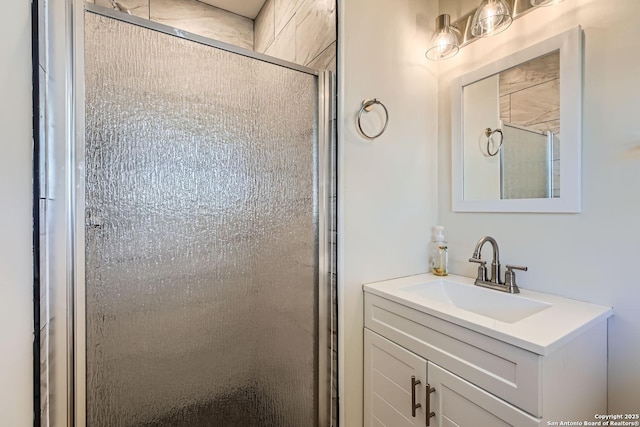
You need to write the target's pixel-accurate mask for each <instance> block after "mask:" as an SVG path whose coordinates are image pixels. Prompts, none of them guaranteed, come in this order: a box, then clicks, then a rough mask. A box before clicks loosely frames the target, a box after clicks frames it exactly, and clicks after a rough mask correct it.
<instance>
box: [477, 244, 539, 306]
mask: <svg viewBox="0 0 640 427" xmlns="http://www.w3.org/2000/svg"><path fill="white" fill-rule="evenodd" d="M487 242H489V243H490V244H491V247H492V248H493V260H492V261H491V278H490V279H488V278H487V266H486V264H487V262H486V261H484V260H483V259H482V255H481V251H482V247H483V246H484V244H485V243H487ZM469 262H475V263H478V264H480V266H479V267H478V277H476V281H475V284H476V285H477V286H482V287H484V288H490V289H495V290H497V291H502V292H509V293H512V294H517V293H519V292H520V289H519V288H518V285H517V284H516V273H515V272H514V271H513V270H523V271H527V267H521V266H518V265H507V272H506V273H505V281H506V283H504V282H502V281H501V280H500V250H499V249H498V242H496V239H494V238H493V237H490V236H484V237H483V238H481V239H480V240H478V243H477V244H476V248H475V249H474V251H473V255H472V256H471V258H469Z"/></svg>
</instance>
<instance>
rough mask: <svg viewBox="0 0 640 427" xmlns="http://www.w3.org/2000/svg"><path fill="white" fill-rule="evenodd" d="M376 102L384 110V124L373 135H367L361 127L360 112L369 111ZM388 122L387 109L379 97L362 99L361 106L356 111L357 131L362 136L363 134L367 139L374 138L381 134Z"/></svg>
mask: <svg viewBox="0 0 640 427" xmlns="http://www.w3.org/2000/svg"><path fill="white" fill-rule="evenodd" d="M376 104H377V105H380V106H381V107H382V109H383V110H384V125H383V126H382V130H381V131H380V132H378V133H377V134H375V135H369V134H367V133H366V132H365V131H364V130H363V129H362V123H361V120H362V114H363V113H365V112H367V113H369V112H370V111H372V110H373V107H374V105H376ZM388 124H389V111H387V107H385V106H384V104H383V103H382V101H380V100H379V99H376V98H373V99H365V100H363V101H362V106H361V107H360V111H358V119H357V120H356V125H357V126H358V131H359V132H360V134H361V135H362V136H364V137H365V138H367V139H376V138H377V137H379V136H380V135H382V134H383V133H384V131H385V130H387V125H388Z"/></svg>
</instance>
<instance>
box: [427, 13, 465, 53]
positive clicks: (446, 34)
mask: <svg viewBox="0 0 640 427" xmlns="http://www.w3.org/2000/svg"><path fill="white" fill-rule="evenodd" d="M450 19H451V17H450V16H449V15H447V14H444V15H440V16H438V17H437V18H436V31H435V33H434V34H433V37H432V38H431V43H430V44H429V49H427V52H426V53H425V55H426V57H427V59H430V60H432V61H439V60H441V59H447V58H451V57H452V56H455V55H456V54H457V53H458V51H459V50H460V46H459V42H458V35H457V34H456V33H455V31H456V30H454V29H453V28H452V27H451V24H450Z"/></svg>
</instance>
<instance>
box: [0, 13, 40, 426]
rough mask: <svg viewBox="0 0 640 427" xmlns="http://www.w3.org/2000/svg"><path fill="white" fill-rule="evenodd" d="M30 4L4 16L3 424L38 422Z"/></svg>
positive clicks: (0, 174)
mask: <svg viewBox="0 0 640 427" xmlns="http://www.w3.org/2000/svg"><path fill="white" fill-rule="evenodd" d="M30 19H31V18H30V4H29V2H28V1H25V0H5V1H4V2H3V4H2V13H1V14H0V28H2V43H0V94H2V96H0V200H2V208H1V209H0V351H1V352H2V353H1V354H2V356H1V357H0V361H1V362H0V424H2V425H6V426H16V427H21V426H29V425H31V424H32V423H33V410H32V407H33V405H32V401H33V394H32V393H33V391H32V390H33V385H32V382H33V376H32V374H31V369H32V361H33V357H32V347H31V346H32V340H33V337H32V331H33V308H32V295H33V284H32V273H31V265H32V258H31V251H32V249H31V248H32V244H31V231H32V225H31V221H32V214H31V191H32V190H31V174H32V166H31V152H32V145H31V21H30Z"/></svg>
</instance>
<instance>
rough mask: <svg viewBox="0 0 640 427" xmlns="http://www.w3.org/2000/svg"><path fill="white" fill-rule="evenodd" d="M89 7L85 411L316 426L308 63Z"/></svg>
mask: <svg viewBox="0 0 640 427" xmlns="http://www.w3.org/2000/svg"><path fill="white" fill-rule="evenodd" d="M85 25H86V41H85V42H86V53H85V67H86V76H85V79H86V129H87V131H86V293H87V355H86V356H87V407H88V408H87V411H88V415H87V418H88V420H87V421H88V425H89V426H91V427H96V426H109V427H114V426H189V427H197V426H269V427H272V426H292V427H303V426H315V425H316V419H317V416H316V398H317V396H316V395H317V391H316V390H317V384H316V381H317V380H316V374H315V372H316V364H317V271H318V270H317V261H316V260H317V254H316V251H317V242H316V236H317V231H316V228H317V213H316V202H315V200H316V193H315V188H316V185H315V180H316V172H315V171H316V170H317V167H316V165H315V161H316V160H315V150H316V148H315V145H316V137H315V133H316V116H317V114H316V99H317V87H316V84H317V83H316V77H314V76H311V75H307V74H304V73H300V72H297V71H292V70H289V69H286V68H282V67H278V66H275V65H272V64H268V63H264V62H260V61H257V60H254V59H250V58H246V57H243V56H240V55H237V54H233V53H229V52H225V51H222V50H219V49H215V48H212V47H209V46H205V45H201V44H197V43H194V42H190V41H187V40H183V39H180V38H177V37H172V36H169V35H166V34H162V33H158V32H154V31H151V30H149V29H144V28H140V27H136V26H133V25H130V24H126V23H122V22H119V21H116V20H113V19H110V18H105V17H100V16H98V15H94V14H93V13H86V24H85Z"/></svg>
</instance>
